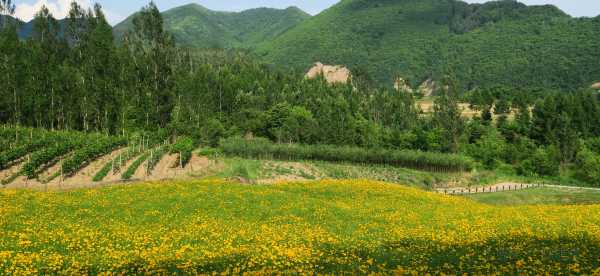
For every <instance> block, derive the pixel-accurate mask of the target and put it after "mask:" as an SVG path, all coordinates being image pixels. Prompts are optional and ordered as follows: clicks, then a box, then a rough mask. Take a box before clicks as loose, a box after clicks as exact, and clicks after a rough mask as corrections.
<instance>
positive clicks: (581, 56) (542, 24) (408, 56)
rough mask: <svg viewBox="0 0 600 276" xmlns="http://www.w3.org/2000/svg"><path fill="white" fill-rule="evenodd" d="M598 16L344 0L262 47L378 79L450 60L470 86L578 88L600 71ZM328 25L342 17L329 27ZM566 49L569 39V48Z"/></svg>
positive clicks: (270, 54)
mask: <svg viewBox="0 0 600 276" xmlns="http://www.w3.org/2000/svg"><path fill="white" fill-rule="evenodd" d="M599 24H600V21H598V20H594V19H592V18H570V17H569V16H568V15H566V14H565V13H563V12H562V11H560V10H558V9H557V8H555V7H548V6H545V7H528V6H525V5H523V4H521V3H517V2H514V1H490V2H488V3H485V4H465V3H464V2H460V1H454V0H452V1H438V0H423V1H370V2H369V1H364V0H348V1H341V2H339V3H338V4H336V5H335V6H333V7H331V8H329V9H328V10H326V11H324V12H322V13H320V14H318V15H316V16H314V17H313V18H311V19H309V20H305V21H303V22H301V23H300V24H298V26H296V27H294V28H292V29H290V30H289V31H287V32H285V33H284V34H282V35H280V36H278V37H276V38H274V39H273V40H270V41H265V42H264V43H263V44H260V45H259V46H258V48H257V51H256V52H257V55H258V56H260V57H262V58H264V60H266V61H268V62H270V63H272V64H274V65H276V66H284V67H286V66H288V67H292V68H300V69H301V70H305V69H306V68H308V67H309V66H310V65H311V64H312V63H314V62H316V61H321V62H323V63H328V64H343V65H346V66H348V67H349V68H350V69H351V70H352V71H359V69H361V68H366V70H365V71H366V72H367V74H368V75H370V76H372V78H374V79H375V80H376V81H378V82H379V84H382V85H385V86H390V87H391V86H392V85H393V79H394V77H396V76H398V75H400V76H402V77H403V78H404V79H409V80H412V83H411V86H412V87H417V86H418V85H419V84H421V83H422V82H423V81H424V80H426V79H428V78H429V77H432V78H433V79H434V80H437V81H440V80H442V78H443V76H444V74H446V73H447V69H448V68H454V69H455V70H459V71H457V72H456V78H457V80H458V81H459V83H460V84H462V86H463V87H465V88H467V89H471V88H473V87H476V86H479V87H491V86H495V85H499V84H502V85H507V86H515V87H545V88H550V87H553V88H563V89H566V88H570V89H573V88H581V87H588V86H589V85H590V84H591V83H592V82H593V81H597V79H596V78H598V75H599V74H600V71H599V70H600V69H599V68H600V64H599V62H598V60H600V52H598V51H596V49H595V47H594V45H595V40H596V38H597V37H598V36H599V35H600V28H598V26H599ZM330 26H335V28H331V27H330ZM564 49H570V50H569V51H564Z"/></svg>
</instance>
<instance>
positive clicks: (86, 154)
mask: <svg viewBox="0 0 600 276" xmlns="http://www.w3.org/2000/svg"><path fill="white" fill-rule="evenodd" d="M125 144H126V141H125V140H124V139H119V138H108V137H102V138H100V139H97V140H95V141H93V142H91V143H89V144H87V145H85V146H84V147H82V148H81V149H79V150H77V151H76V152H75V153H74V154H73V156H72V157H71V158H69V159H67V160H65V161H64V162H63V164H62V170H63V173H64V174H65V175H71V174H74V173H75V172H77V171H78V170H79V169H81V168H83V167H84V166H85V165H87V164H88V163H89V162H91V161H92V160H94V159H96V158H98V157H101V156H103V155H106V154H108V153H110V152H111V151H113V150H114V149H115V148H117V147H120V146H123V145H125Z"/></svg>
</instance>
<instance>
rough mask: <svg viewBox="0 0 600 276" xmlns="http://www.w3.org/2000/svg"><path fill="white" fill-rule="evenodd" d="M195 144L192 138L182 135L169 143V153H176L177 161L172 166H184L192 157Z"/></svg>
mask: <svg viewBox="0 0 600 276" xmlns="http://www.w3.org/2000/svg"><path fill="white" fill-rule="evenodd" d="M194 149H195V145H194V140H192V138H189V137H182V138H179V140H177V142H175V143H174V144H173V145H171V153H174V154H178V155H179V157H178V158H177V163H176V164H173V165H174V166H182V167H185V165H187V163H188V162H189V161H190V159H191V158H192V151H194Z"/></svg>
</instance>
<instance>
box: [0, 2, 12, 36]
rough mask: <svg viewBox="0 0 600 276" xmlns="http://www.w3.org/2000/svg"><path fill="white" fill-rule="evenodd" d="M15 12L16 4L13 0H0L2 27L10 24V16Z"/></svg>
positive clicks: (0, 22) (0, 27)
mask: <svg viewBox="0 0 600 276" xmlns="http://www.w3.org/2000/svg"><path fill="white" fill-rule="evenodd" d="M13 14H15V4H13V3H12V0H0V29H3V28H4V27H5V26H6V25H8V24H9V22H8V17H7V16H12V15H13Z"/></svg>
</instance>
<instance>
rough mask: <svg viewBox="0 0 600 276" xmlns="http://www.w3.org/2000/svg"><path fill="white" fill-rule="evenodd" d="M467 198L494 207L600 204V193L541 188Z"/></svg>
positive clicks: (475, 195) (476, 195) (469, 196)
mask: <svg viewBox="0 0 600 276" xmlns="http://www.w3.org/2000/svg"><path fill="white" fill-rule="evenodd" d="M466 197H467V198H470V199H473V200H475V201H478V202H482V203H487V204H493V205H549V204H554V205H577V204H600V191H594V190H584V189H568V188H539V189H527V190H521V191H512V192H498V193H489V194H474V195H468V196H466Z"/></svg>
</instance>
